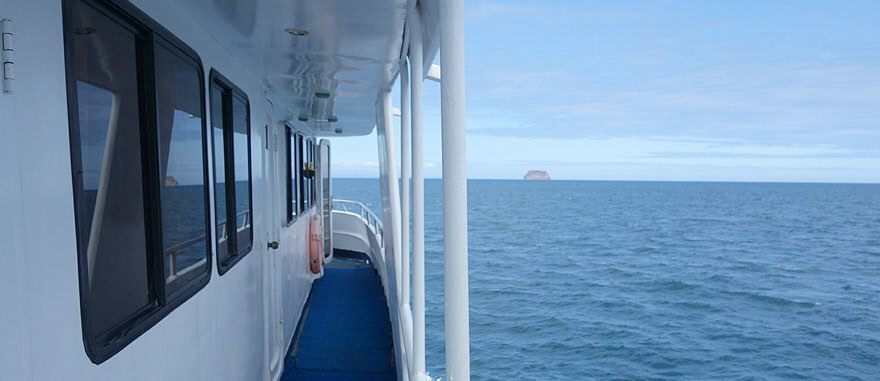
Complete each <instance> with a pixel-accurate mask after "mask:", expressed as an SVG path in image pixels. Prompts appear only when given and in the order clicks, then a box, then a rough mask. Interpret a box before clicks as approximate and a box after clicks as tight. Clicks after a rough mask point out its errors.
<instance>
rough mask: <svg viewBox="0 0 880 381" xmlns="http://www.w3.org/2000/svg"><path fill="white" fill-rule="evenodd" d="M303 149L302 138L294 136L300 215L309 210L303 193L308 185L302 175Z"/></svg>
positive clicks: (307, 201) (306, 197)
mask: <svg viewBox="0 0 880 381" xmlns="http://www.w3.org/2000/svg"><path fill="white" fill-rule="evenodd" d="M303 148H304V147H303V136H302V135H300V134H296V167H297V171H299V176H297V177H298V178H299V211H300V213H302V212H303V211H305V210H306V209H308V208H309V199H308V195H307V194H306V193H307V192H306V191H305V190H306V189H307V188H306V184H308V183H307V179H306V177H305V176H304V175H303V169H304V167H303V166H304V165H305V163H306V162H305V160H303V158H304V157H305V150H304V149H303Z"/></svg>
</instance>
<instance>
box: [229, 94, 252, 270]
mask: <svg viewBox="0 0 880 381" xmlns="http://www.w3.org/2000/svg"><path fill="white" fill-rule="evenodd" d="M232 121H233V124H232V126H233V129H232V131H233V134H232V145H233V154H232V157H233V161H234V163H235V164H234V172H235V212H236V214H235V227H236V229H238V232H239V234H238V242H237V247H238V253H245V252H247V251H248V250H250V248H251V232H252V229H251V220H252V219H253V218H252V217H253V214H252V213H251V181H250V180H251V173H250V167H251V160H250V157H251V155H250V147H249V145H248V143H249V142H250V131H249V129H250V126H249V125H248V110H247V105H246V104H245V101H243V100H241V99H240V98H239V97H237V96H236V97H232Z"/></svg>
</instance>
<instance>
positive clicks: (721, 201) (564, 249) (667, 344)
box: [333, 179, 880, 380]
mask: <svg viewBox="0 0 880 381" xmlns="http://www.w3.org/2000/svg"><path fill="white" fill-rule="evenodd" d="M333 186H334V195H335V196H336V197H338V198H348V199H354V200H360V201H363V202H365V203H369V204H371V205H370V207H371V208H372V209H373V210H375V211H377V212H378V211H379V209H380V207H379V199H378V189H379V188H378V181H376V180H353V179H336V180H334V183H333ZM468 187H469V221H470V222H469V228H470V235H469V240H470V242H469V243H470V261H469V264H470V303H471V304H470V307H471V315H470V316H471V321H470V324H471V325H470V329H471V364H472V365H471V370H472V377H473V379H475V380H482V379H498V380H502V379H503V380H511V379H540V380H549V379H719V378H721V379H786V378H792V379H794V378H810V379H821V380H829V379H864V380H872V379H874V380H876V379H880V185H842V184H748V183H657V182H587V181H549V182H525V181H491V180H471V181H469V183H468ZM425 197H426V205H427V210H426V212H425V215H426V216H425V217H426V225H427V226H426V230H427V232H426V251H427V252H426V262H427V264H426V272H427V274H426V278H427V285H426V287H427V299H428V300H427V305H428V311H427V339H426V340H427V347H428V348H427V352H428V353H427V364H428V370H429V373H431V374H432V375H434V376H443V375H444V354H443V349H444V346H443V345H444V344H443V308H442V307H443V272H442V270H443V258H442V256H443V247H442V246H443V238H442V214H441V208H442V206H441V192H440V182H439V181H437V180H429V181H428V182H427V184H426V196H425Z"/></svg>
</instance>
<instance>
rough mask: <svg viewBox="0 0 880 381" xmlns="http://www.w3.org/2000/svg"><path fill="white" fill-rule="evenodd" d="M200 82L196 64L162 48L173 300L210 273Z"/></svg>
mask: <svg viewBox="0 0 880 381" xmlns="http://www.w3.org/2000/svg"><path fill="white" fill-rule="evenodd" d="M199 76H200V74H199V70H198V67H197V66H196V64H195V63H194V62H192V61H191V60H184V59H183V58H181V57H180V56H179V55H177V54H175V53H173V52H171V51H169V50H168V49H166V48H164V47H163V46H162V45H159V46H157V49H156V95H157V96H156V99H157V105H156V108H157V117H158V122H159V134H158V142H159V152H158V153H159V179H160V182H161V189H162V192H161V200H162V240H163V253H164V255H165V279H166V282H167V283H168V287H167V289H166V293H167V294H171V293H173V291H174V290H175V289H176V288H178V287H180V286H181V285H185V284H186V281H188V280H190V279H192V278H193V277H195V276H197V275H199V274H201V273H203V272H204V271H206V269H207V267H208V263H207V252H208V249H207V243H208V241H207V237H206V231H205V218H206V217H205V216H206V214H207V210H206V201H205V182H204V157H203V156H202V155H203V152H202V104H201V96H200V94H199V93H200V79H199Z"/></svg>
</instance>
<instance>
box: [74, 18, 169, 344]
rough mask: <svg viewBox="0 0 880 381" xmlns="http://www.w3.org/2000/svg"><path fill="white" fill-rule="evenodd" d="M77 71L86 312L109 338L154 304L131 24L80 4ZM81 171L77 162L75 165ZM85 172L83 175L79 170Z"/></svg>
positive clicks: (96, 331) (136, 39)
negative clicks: (116, 330)
mask: <svg viewBox="0 0 880 381" xmlns="http://www.w3.org/2000/svg"><path fill="white" fill-rule="evenodd" d="M73 28H74V29H75V30H77V29H78V30H88V31H91V33H88V34H73V36H72V37H73V38H72V42H73V51H72V52H71V53H72V58H73V62H74V64H75V66H76V68H75V70H76V98H77V105H76V108H77V113H78V115H79V120H78V126H79V147H76V148H77V150H78V151H79V154H80V155H79V156H80V159H81V162H80V163H79V165H81V167H80V170H79V171H78V170H77V169H76V168H74V174H75V175H79V179H78V181H80V185H81V187H82V188H81V191H82V193H81V195H82V197H81V198H80V200H79V208H78V214H79V217H80V224H79V237H80V240H81V241H82V242H83V244H82V245H81V246H80V250H81V251H85V255H82V254H81V259H83V260H84V261H85V262H87V263H86V264H85V265H86V266H85V267H86V274H87V277H88V279H87V280H86V281H85V282H84V284H85V287H86V293H85V295H83V297H84V298H85V305H84V308H85V309H86V311H88V319H87V321H88V323H89V326H88V329H89V331H90V332H91V334H92V335H93V336H97V335H100V334H103V333H107V332H108V331H110V330H111V329H113V328H115V327H117V326H119V325H120V324H121V323H122V322H124V321H126V320H127V319H128V318H129V317H131V316H133V315H135V314H136V313H137V312H138V311H139V310H141V309H143V308H144V307H145V306H147V305H148V304H150V303H151V302H152V301H153V300H154V299H155V296H154V295H153V294H152V292H151V284H150V280H149V276H148V275H149V273H148V257H147V254H148V246H147V235H146V234H147V233H146V231H147V229H146V225H148V221H147V218H148V217H147V216H145V214H144V210H145V208H144V206H145V203H144V202H145V200H144V178H145V176H144V169H143V156H144V155H143V154H144V152H142V151H141V146H142V144H143V140H144V139H145V138H144V137H143V136H141V129H142V126H141V120H142V115H141V111H140V110H141V101H142V99H141V96H140V88H139V84H138V75H139V69H140V68H139V66H138V54H139V52H138V49H139V46H140V44H142V43H143V40H142V37H141V36H139V35H138V34H137V33H135V32H133V30H132V29H131V27H130V26H129V25H126V24H123V23H121V22H117V21H114V20H112V19H110V18H108V17H106V16H104V15H103V14H101V13H99V12H98V11H96V10H95V9H93V8H92V7H89V6H86V5H84V4H79V3H77V4H76V6H75V8H74V12H73ZM74 165H77V163H74ZM80 171H81V172H80Z"/></svg>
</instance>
